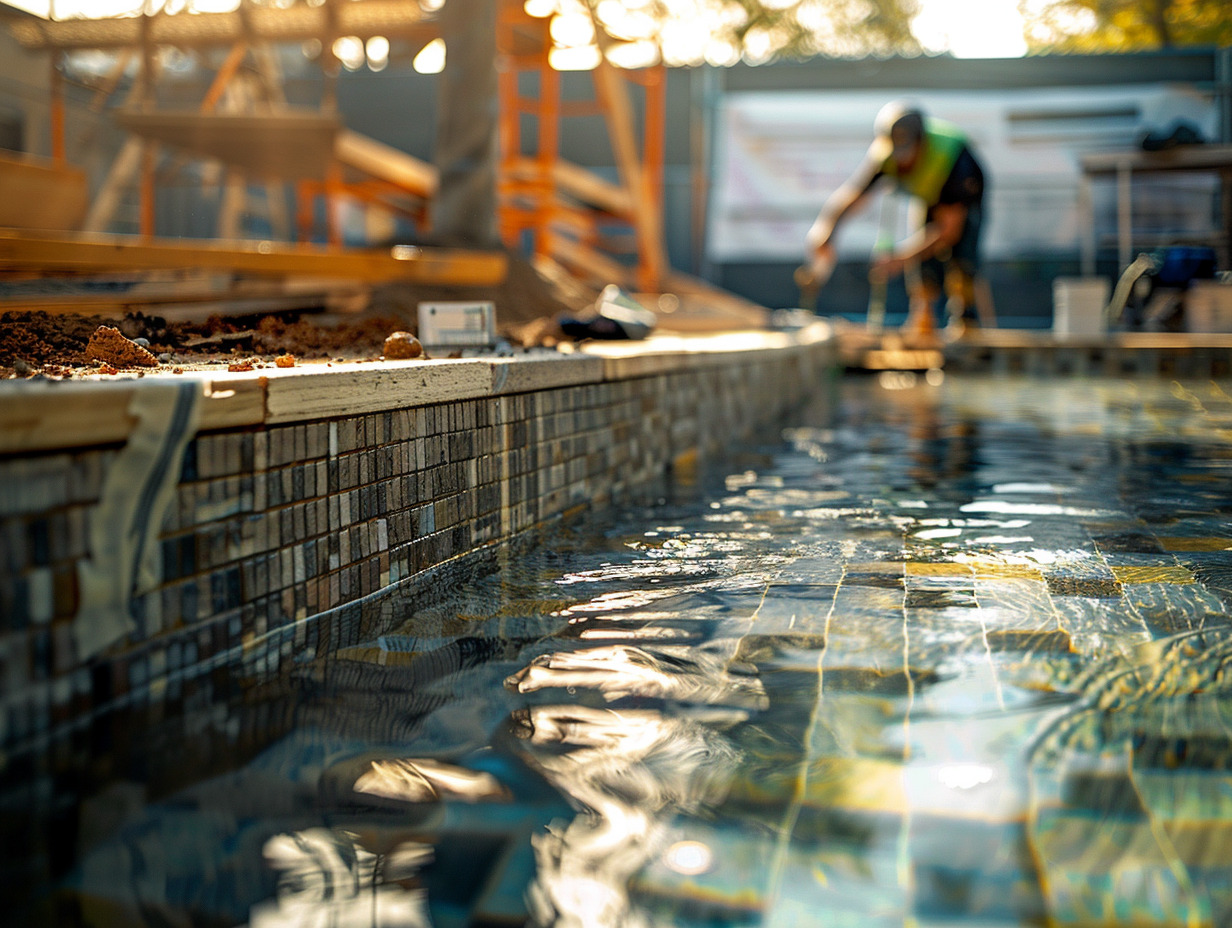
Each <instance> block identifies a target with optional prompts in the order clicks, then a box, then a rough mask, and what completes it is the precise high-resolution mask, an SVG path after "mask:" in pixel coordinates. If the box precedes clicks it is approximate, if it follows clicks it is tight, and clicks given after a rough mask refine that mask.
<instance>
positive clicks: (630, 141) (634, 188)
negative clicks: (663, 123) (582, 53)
mask: <svg viewBox="0 0 1232 928" xmlns="http://www.w3.org/2000/svg"><path fill="white" fill-rule="evenodd" d="M592 76H593V78H594V81H595V89H596V90H597V91H598V94H599V99H600V100H602V101H603V111H604V116H605V117H606V120H607V127H608V134H609V136H610V137H611V142H612V150H613V152H614V153H615V155H616V167H617V170H618V171H619V172H620V177H621V180H622V181H623V182H624V186H625V187H626V188H628V189H629V191H630V192H631V193H632V196H633V200H634V211H633V226H634V228H635V229H636V230H637V242H638V256H639V259H640V264H641V266H640V267H639V276H640V277H641V278H642V279H640V280H639V282H638V283H639V285H640V286H641V287H642V288H643V289H647V290H652V289H655V288H657V287H660V286H662V283H663V279H664V276H665V274H666V271H667V266H668V265H667V256H666V251H665V249H664V247H663V215H662V213H663V211H662V205H661V204H660V203H659V202H658V198H657V197H656V196H655V191H654V189H653V185H652V184H651V183H650V178H649V177H648V175H647V174H646V170H645V165H643V164H642V163H641V159H640V156H639V154H638V151H637V142H636V139H635V136H634V128H633V111H632V107H631V106H630V103H629V95H628V93H627V86H626V82H625V80H624V78H622V77H621V75H620V72H619V71H617V69H616V68H615V67H613V66H612V65H611V64H609V63H608V61H607V59H606V58H602V59H600V61H599V66H598V67H597V68H596V69H595V70H594V72H592Z"/></svg>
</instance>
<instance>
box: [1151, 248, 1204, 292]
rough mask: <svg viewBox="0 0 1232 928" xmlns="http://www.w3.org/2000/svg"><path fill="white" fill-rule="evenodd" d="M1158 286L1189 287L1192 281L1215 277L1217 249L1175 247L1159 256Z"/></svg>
mask: <svg viewBox="0 0 1232 928" xmlns="http://www.w3.org/2000/svg"><path fill="white" fill-rule="evenodd" d="M1158 264H1159V270H1158V271H1156V272H1155V279H1156V282H1157V283H1158V284H1160V285H1161V286H1164V287H1187V286H1189V282H1190V281H1191V280H1209V279H1210V278H1212V277H1214V276H1215V249H1214V248H1209V247H1207V246H1202V245H1196V246H1186V245H1174V246H1170V247H1168V248H1165V249H1163V251H1162V253H1161V254H1160V255H1159V256H1158Z"/></svg>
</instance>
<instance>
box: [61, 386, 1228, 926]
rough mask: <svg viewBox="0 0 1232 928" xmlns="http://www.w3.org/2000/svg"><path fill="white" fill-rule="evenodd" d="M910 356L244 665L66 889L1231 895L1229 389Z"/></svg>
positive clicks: (794, 898) (1014, 900)
mask: <svg viewBox="0 0 1232 928" xmlns="http://www.w3.org/2000/svg"><path fill="white" fill-rule="evenodd" d="M889 386H891V387H892V388H893V389H883V388H882V386H880V385H879V382H878V380H876V379H872V378H870V379H867V380H856V381H852V382H849V383H846V384H845V385H844V387H843V393H842V397H841V398H842V403H841V405H840V407H839V408H838V410H837V411H836V412H834V413H833V414H831V413H829V412H827V411H825V410H823V409H816V410H812V411H809V412H807V413H806V414H803V415H802V416H801V419H800V422H799V423H797V424H796V426H795V427H793V428H792V429H790V430H789V431H787V432H786V433H784V434H785V439H784V441H783V442H782V443H776V444H773V445H771V446H768V447H766V448H756V449H749V450H748V453H747V454H745V455H744V456H742V457H741V458H739V459H738V460H735V461H733V462H732V464H731V467H730V468H729V470H730V473H729V474H728V475H726V476H725V478H724V475H717V479H715V480H714V481H713V482H702V483H700V484H697V485H694V486H692V487H682V488H674V489H672V490H671V491H670V492H668V493H666V494H665V495H666V497H667V498H665V500H664V501H663V503H662V504H660V505H656V506H629V507H626V508H625V509H623V510H621V511H617V512H608V513H604V514H602V515H601V516H600V517H598V518H590V517H586V518H581V519H577V520H573V521H571V522H567V523H562V524H560V525H557V526H555V527H552V528H550V529H548V530H546V531H545V534H544V537H543V539H542V540H541V541H542V543H541V544H538V545H536V546H535V547H533V548H526V547H517V546H510V547H509V548H507V549H502V550H501V551H500V552H499V553H498V554H497V555H496V557H497V565H496V566H497V567H498V568H499V569H497V570H494V571H492V572H490V573H489V574H486V575H484V576H482V577H479V578H477V579H476V578H470V577H468V578H466V579H460V578H455V579H453V580H450V581H448V582H447V583H442V584H441V588H442V589H441V591H440V592H442V594H443V595H442V596H440V597H439V598H437V599H434V600H426V599H415V600H412V601H410V602H408V603H400V604H394V605H393V606H391V608H396V609H400V610H402V611H401V612H400V613H399V621H400V622H401V627H400V628H396V629H394V630H393V631H392V632H390V633H389V634H386V635H383V636H380V637H379V638H377V639H375V640H373V641H371V642H369V643H367V644H365V645H363V646H361V647H357V648H350V649H345V650H344V651H340V652H337V653H333V654H330V655H326V656H321V657H318V656H316V655H315V654H308V655H306V656H304V657H302V658H301V659H300V660H298V661H297V662H295V664H294V666H293V668H292V670H291V671H290V672H289V674H288V675H287V676H286V677H285V678H283V679H279V680H278V681H276V682H270V683H263V684H256V683H254V684H252V685H250V686H248V687H247V688H245V689H244V690H243V692H242V693H241V695H240V697H239V698H238V699H237V704H236V705H235V706H233V707H232V708H231V710H230V711H231V712H233V713H234V717H233V721H234V723H235V724H236V725H237V726H240V727H241V730H242V731H244V732H249V733H250V734H249V736H248V737H250V738H251V742H252V743H251V744H250V745H248V744H246V745H245V747H246V749H247V755H246V758H247V760H246V762H245V763H243V764H241V765H232V766H230V767H227V768H226V769H218V770H214V771H212V773H211V774H210V775H209V776H206V775H205V774H202V776H201V777H200V778H199V779H198V780H196V781H194V782H193V784H192V785H191V786H189V787H186V788H182V789H179V790H178V791H176V792H174V793H173V794H170V795H167V796H166V798H163V799H158V798H157V796H156V794H155V793H153V792H151V793H149V794H147V793H146V792H145V791H144V789H142V790H138V791H133V790H131V789H128V790H126V788H123V784H120V785H118V786H117V787H116V788H115V789H113V790H112V791H111V792H110V793H107V794H105V795H104V797H102V798H103V800H104V801H103V802H102V803H101V804H100V805H98V806H92V807H91V808H90V809H87V810H86V811H85V812H83V813H82V819H83V820H89V821H91V822H96V823H105V822H107V821H111V820H112V819H116V820H119V819H120V818H121V816H119V814H118V813H116V812H114V811H113V810H114V808H116V807H117V805H118V804H119V803H120V801H121V799H124V797H128V798H127V799H125V800H124V801H125V802H127V804H128V806H127V807H128V810H129V814H128V816H127V817H125V818H124V820H123V823H122V824H121V825H119V826H116V827H115V828H113V829H112V830H111V831H109V832H108V831H106V830H105V829H104V828H103V825H102V824H97V825H92V826H91V827H96V828H97V833H96V834H95V835H94V836H93V837H92V838H91V841H90V842H89V843H88V844H85V843H83V846H86V847H88V850H87V852H86V853H84V855H83V858H82V860H81V863H80V866H78V867H77V868H76V870H75V871H74V876H73V878H72V879H71V880H70V881H69V892H70V894H71V895H72V897H73V898H74V899H75V900H76V905H77V907H78V910H79V911H81V912H86V913H89V912H93V911H96V910H98V911H107V912H112V913H115V912H118V913H121V914H120V915H119V916H116V919H113V922H112V923H124V924H134V925H136V924H153V923H154V921H155V919H153V918H152V917H148V913H150V912H168V913H176V914H177V915H185V913H206V914H207V915H208V916H209V919H210V920H211V923H218V924H241V923H243V922H244V921H245V920H247V921H248V923H250V924H252V925H256V926H261V928H273V926H284V925H285V926H291V925H308V924H311V925H318V924H319V925H327V924H329V925H355V926H360V925H364V926H377V925H380V926H420V925H429V924H431V925H434V926H446V928H449V926H455V925H456V926H462V925H471V924H533V925H544V926H548V925H551V926H561V928H564V926H587V928H589V926H612V928H628V926H634V928H637V926H648V928H649V926H699V928H700V926H724V925H733V926H734V925H747V924H759V925H770V926H787V925H822V924H824V925H852V926H856V925H858V926H861V928H863V926H869V925H872V926H879V925H885V926H889V925H894V926H901V925H904V924H914V925H919V926H921V928H928V926H934V928H935V926H941V925H955V924H972V925H975V924H978V925H980V926H985V928H991V926H1010V925H1027V924H1043V923H1050V924H1057V925H1108V926H1111V925H1116V924H1123V923H1134V924H1143V925H1169V924H1186V923H1188V924H1196V925H1218V924H1229V923H1232V888H1230V887H1232V845H1229V844H1228V841H1229V836H1232V827H1229V826H1230V825H1232V792H1230V791H1229V790H1228V788H1227V783H1228V779H1227V778H1228V771H1229V769H1232V750H1229V749H1230V748H1232V700H1230V699H1229V697H1230V696H1232V670H1230V669H1229V668H1232V628H1230V626H1229V623H1228V618H1227V616H1228V603H1229V602H1232V556H1230V555H1229V554H1228V549H1229V548H1230V547H1232V528H1229V524H1228V522H1227V518H1226V513H1225V511H1224V510H1225V509H1226V506H1227V503H1226V500H1227V499H1230V498H1232V483H1229V481H1230V480H1232V474H1230V473H1229V471H1228V468H1227V466H1226V464H1227V461H1228V458H1229V452H1230V451H1232V446H1229V445H1228V444H1227V439H1226V438H1225V437H1221V436H1220V435H1218V434H1215V433H1212V432H1211V431H1209V430H1204V429H1202V428H1200V427H1199V425H1200V424H1201V423H1203V422H1210V421H1224V419H1228V418H1232V400H1229V398H1228V397H1227V396H1226V394H1222V391H1218V390H1216V389H1213V388H1211V387H1209V386H1203V385H1192V386H1189V387H1186V388H1185V389H1182V390H1176V389H1173V388H1171V387H1170V386H1169V385H1167V384H1158V385H1155V386H1152V385H1150V384H1146V383H1140V382H1139V383H1134V384H1125V383H1112V382H1109V383H1102V382H1101V383H1098V384H1090V385H1088V386H1087V387H1084V389H1083V390H1081V391H1076V390H1075V389H1074V388H1073V385H1072V384H1065V383H1057V384H1050V383H1040V382H1016V381H1013V380H1008V379H1006V380H996V379H988V380H983V381H978V382H973V381H971V380H968V379H964V378H958V377H947V378H941V379H939V380H938V382H937V383H929V382H927V381H926V380H924V379H922V378H912V379H910V380H909V379H908V378H897V379H892V382H890V383H889ZM445 594H448V595H445ZM210 711H215V710H213V709H211V710H210ZM223 714H224V715H225V713H223ZM228 724H230V722H229V723H228ZM203 729H204V730H206V731H209V730H210V729H209V724H205V725H203ZM262 734H263V735H265V737H264V739H262V738H261V737H260V735H262ZM237 744H238V739H235V738H233V739H232V740H231V741H229V742H227V746H228V750H230V751H235V752H236V753H237V754H242V753H243V752H241V751H239V750H238V748H237V747H236V745H237ZM138 793H139V794H138ZM108 803H110V805H108ZM185 918H188V916H187V915H185ZM69 923H73V922H68V921H66V922H64V924H69ZM76 923H80V924H92V923H98V922H95V921H94V920H93V919H92V918H89V917H82V918H80V919H78V920H77V922H76Z"/></svg>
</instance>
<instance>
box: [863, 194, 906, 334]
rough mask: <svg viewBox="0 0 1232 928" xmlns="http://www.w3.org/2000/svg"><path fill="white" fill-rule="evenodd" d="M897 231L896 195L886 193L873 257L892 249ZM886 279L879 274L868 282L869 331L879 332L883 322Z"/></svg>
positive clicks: (867, 320) (882, 199)
mask: <svg viewBox="0 0 1232 928" xmlns="http://www.w3.org/2000/svg"><path fill="white" fill-rule="evenodd" d="M897 231H898V197H896V196H895V195H894V194H891V193H888V194H886V195H885V196H883V197H882V198H881V217H880V219H879V220H878V223H877V239H876V241H875V242H874V243H873V258H874V259H876V258H877V257H878V256H880V255H884V254H889V253H890V252H891V251H893V250H894V244H895V242H896V241H897V234H896V233H897ZM887 283H888V281H887V280H886V278H885V277H884V276H883V275H881V274H878V275H875V276H872V277H870V279H869V282H868V315H867V317H866V322H865V324H866V325H867V326H868V330H869V331H870V332H880V331H881V327H882V325H884V324H885V311H886V289H887Z"/></svg>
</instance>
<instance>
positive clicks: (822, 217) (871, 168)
mask: <svg viewBox="0 0 1232 928" xmlns="http://www.w3.org/2000/svg"><path fill="white" fill-rule="evenodd" d="M880 177H881V166H880V164H878V163H877V162H875V161H873V160H872V159H871V158H865V159H864V162H863V163H862V164H861V165H860V167H859V169H858V170H857V171H856V173H855V174H853V175H852V176H851V178H850V179H849V180H848V181H847V182H846V183H845V184H843V186H841V187H839V188H838V189H837V190H835V191H834V193H832V194H831V195H830V198H829V199H828V200H826V205H825V206H823V207H822V208H821V212H820V213H818V214H817V219H816V220H815V221H814V222H813V225H812V227H811V228H810V229H809V230H808V234H807V235H805V237H804V244H805V248H806V250H807V252H808V254H809V256H810V257H815V256H817V255H819V254H826V253H829V252H832V251H833V248H834V246H833V243H832V241H831V240H832V239H833V238H834V233H835V231H836V230H837V228H838V226H839V224H840V223H841V222H842V221H843V219H844V218H846V216H847V215H848V214H849V213H851V212H852V211H853V210H854V209H855V208H856V207H857V206H859V205H860V203H861V201H863V200H864V198H865V196H866V194H868V192H869V190H870V189H871V188H872V187H873V185H874V184H875V183H876V182H877V181H878V180H879V179H880Z"/></svg>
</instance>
